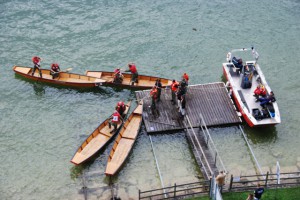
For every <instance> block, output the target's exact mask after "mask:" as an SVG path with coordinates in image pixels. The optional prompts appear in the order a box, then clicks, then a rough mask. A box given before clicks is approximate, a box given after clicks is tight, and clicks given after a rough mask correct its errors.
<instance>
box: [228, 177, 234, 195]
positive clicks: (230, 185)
mask: <svg viewBox="0 0 300 200" xmlns="http://www.w3.org/2000/svg"><path fill="white" fill-rule="evenodd" d="M232 182H233V175H232V174H231V177H230V184H229V192H231V189H232Z"/></svg>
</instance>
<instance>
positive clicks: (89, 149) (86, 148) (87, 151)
mask: <svg viewBox="0 0 300 200" xmlns="http://www.w3.org/2000/svg"><path fill="white" fill-rule="evenodd" d="M130 104H131V102H128V103H127V104H126V110H125V112H124V114H125V116H126V115H127V113H128V111H129V108H130ZM109 120H110V119H109V118H107V119H106V120H105V121H104V122H102V123H101V124H100V125H99V126H98V127H97V128H96V129H95V130H94V131H93V132H92V134H90V135H89V136H88V137H87V139H86V140H85V141H84V142H83V143H82V144H81V145H80V147H79V148H78V149H77V151H76V152H75V155H74V156H73V158H72V160H71V162H72V163H74V164H75V165H79V164H81V163H83V162H85V161H87V160H89V159H90V158H91V157H92V156H94V155H95V154H96V153H97V152H99V151H100V150H101V149H102V148H104V147H105V146H106V145H107V144H108V143H109V142H110V141H111V140H112V139H113V137H114V136H115V135H116V134H117V133H118V131H119V130H120V128H121V127H122V125H123V123H122V122H120V123H119V124H118V128H117V131H116V132H114V133H110V131H111V130H113V126H112V127H111V128H109V123H108V122H109Z"/></svg>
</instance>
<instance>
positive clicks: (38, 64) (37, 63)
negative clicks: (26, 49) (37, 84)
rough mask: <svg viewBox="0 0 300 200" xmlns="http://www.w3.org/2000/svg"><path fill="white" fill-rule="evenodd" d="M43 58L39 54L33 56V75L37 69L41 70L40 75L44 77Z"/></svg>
mask: <svg viewBox="0 0 300 200" xmlns="http://www.w3.org/2000/svg"><path fill="white" fill-rule="evenodd" d="M41 60H42V59H41V58H40V57H38V56H34V57H32V62H33V65H34V66H33V70H32V73H31V75H32V76H33V75H34V72H35V70H39V73H40V77H41V78H42V70H41Z"/></svg>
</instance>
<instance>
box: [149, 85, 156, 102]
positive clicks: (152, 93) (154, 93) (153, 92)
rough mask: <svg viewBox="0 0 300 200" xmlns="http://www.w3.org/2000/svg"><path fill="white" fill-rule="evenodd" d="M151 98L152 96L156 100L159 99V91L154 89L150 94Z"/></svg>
mask: <svg viewBox="0 0 300 200" xmlns="http://www.w3.org/2000/svg"><path fill="white" fill-rule="evenodd" d="M150 96H152V97H153V98H154V99H156V98H157V89H156V88H153V89H152V90H151V92H150Z"/></svg>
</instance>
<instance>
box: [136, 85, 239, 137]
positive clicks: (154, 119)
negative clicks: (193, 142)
mask: <svg viewBox="0 0 300 200" xmlns="http://www.w3.org/2000/svg"><path fill="white" fill-rule="evenodd" d="M149 92H150V91H149V90H143V91H137V92H136V97H137V99H144V112H143V120H144V124H145V126H146V130H147V132H149V133H153V132H163V131H173V130H182V129H184V127H183V125H182V124H181V120H179V118H178V117H179V113H178V110H177V109H176V107H175V105H172V104H171V101H170V100H171V91H170V90H168V89H164V90H162V93H161V101H160V102H158V103H157V108H158V110H159V115H158V116H154V115H153V114H152V113H151V110H150V108H149V106H150V105H151V99H150V98H149V97H148V94H149ZM186 113H187V115H188V116H189V117H190V120H191V123H192V125H193V127H197V126H199V122H200V113H201V114H202V116H203V118H204V120H205V122H206V125H207V126H220V125H229V124H237V123H240V122H241V121H240V118H239V117H238V115H237V112H236V110H235V108H234V106H233V104H232V100H231V99H230V97H229V96H228V93H227V90H226V88H225V84H224V83H222V82H219V83H210V84H204V85H192V86H189V87H188V91H187V94H186ZM159 122H162V123H159Z"/></svg>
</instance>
